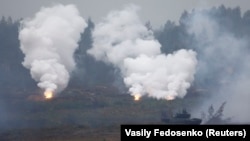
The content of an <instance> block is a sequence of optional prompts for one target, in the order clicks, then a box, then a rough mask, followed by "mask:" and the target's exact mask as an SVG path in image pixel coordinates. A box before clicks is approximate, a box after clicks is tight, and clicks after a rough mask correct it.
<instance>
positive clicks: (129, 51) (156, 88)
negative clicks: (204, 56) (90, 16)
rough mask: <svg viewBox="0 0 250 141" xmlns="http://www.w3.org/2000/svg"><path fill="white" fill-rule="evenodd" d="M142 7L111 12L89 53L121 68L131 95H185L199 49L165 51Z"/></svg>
mask: <svg viewBox="0 0 250 141" xmlns="http://www.w3.org/2000/svg"><path fill="white" fill-rule="evenodd" d="M138 10H139V7H137V6H135V5H129V6H127V7H125V8H124V9H123V10H121V11H112V12H110V13H109V14H108V16H107V17H106V18H104V19H103V21H102V22H101V23H99V24H97V25H96V26H95V29H94V30H93V47H92V48H91V49H89V50H88V51H87V53H88V54H90V55H92V56H93V57H94V58H95V59H96V60H99V61H104V62H106V63H108V64H112V65H113V66H115V67H116V68H118V69H119V70H120V72H121V75H122V77H123V81H124V83H125V85H126V86H127V87H128V88H129V92H130V93H131V95H140V96H143V95H146V96H149V97H153V98H157V99H174V98H176V97H179V98H182V97H184V96H185V95H186V92H187V89H188V88H189V87H190V86H191V83H192V81H193V80H194V74H195V69H196V64H197V60H196V53H195V52H194V51H192V50H185V49H182V50H178V51H176V52H174V53H173V54H168V55H165V54H163V53H161V44H160V43H159V42H158V41H157V40H155V38H154V36H153V32H152V31H151V30H150V29H148V28H147V27H146V26H145V25H144V24H143V23H142V22H141V21H140V19H139V17H138V15H137V12H138Z"/></svg>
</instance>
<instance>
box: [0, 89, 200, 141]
mask: <svg viewBox="0 0 250 141" xmlns="http://www.w3.org/2000/svg"><path fill="white" fill-rule="evenodd" d="M2 101H3V102H5V106H6V105H7V106H8V105H9V107H8V110H6V115H7V118H6V119H5V121H4V122H3V123H4V124H3V127H4V128H2V129H1V131H0V141H12V140H13V141H15V140H17V141H64V140H65V141H80V140H81V141H82V140H84V141H88V140H89V141H98V140H99V141H114V140H120V125H121V124H164V123H162V122H161V112H162V111H166V110H169V109H174V110H180V109H181V108H183V107H185V108H187V109H188V108H192V106H195V103H198V99H197V98H196V99H194V98H192V97H190V98H185V99H176V100H174V101H166V100H156V99H152V98H146V97H142V98H141V99H140V100H139V101H134V100H133V97H132V96H130V95H129V94H121V93H119V91H117V90H116V89H114V88H110V87H104V86H100V87H94V88H90V89H67V90H65V91H64V92H62V93H61V94H60V95H58V96H57V97H55V98H54V99H51V100H43V99H42V98H41V97H40V94H38V93H35V92H34V93H31V94H26V95H25V96H21V97H19V98H13V97H12V98H5V99H2Z"/></svg>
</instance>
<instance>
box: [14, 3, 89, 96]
mask: <svg viewBox="0 0 250 141" xmlns="http://www.w3.org/2000/svg"><path fill="white" fill-rule="evenodd" d="M86 26H87V24H86V22H85V20H84V19H83V18H82V17H81V16H80V15H79V12H78V10H77V8H76V7H75V6H74V5H55V6H53V7H48V8H45V7H43V8H41V10H40V11H39V12H38V13H36V14H35V16H34V17H33V18H29V19H28V18H27V19H24V20H23V21H22V22H21V28H20V32H19V40H20V44H21V50H22V52H23V53H24V54H25V58H24V61H23V62H22V64H23V66H24V67H26V68H27V69H30V73H31V76H32V78H33V79H34V80H35V81H37V82H38V84H37V85H38V86H39V87H40V88H41V89H44V90H45V91H47V90H48V91H53V92H55V93H58V92H61V91H62V90H63V89H64V88H66V87H67V84H68V81H69V78H70V72H71V71H72V70H73V69H74V67H75V62H74V59H73V54H74V51H75V49H76V48H77V47H78V41H79V40H80V35H81V33H82V32H83V31H84V29H85V27H86Z"/></svg>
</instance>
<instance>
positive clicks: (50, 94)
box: [44, 90, 53, 99]
mask: <svg viewBox="0 0 250 141" xmlns="http://www.w3.org/2000/svg"><path fill="white" fill-rule="evenodd" d="M44 97H45V99H51V98H53V91H51V90H46V91H45V92H44Z"/></svg>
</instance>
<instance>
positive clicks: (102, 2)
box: [0, 0, 250, 28]
mask: <svg viewBox="0 0 250 141" xmlns="http://www.w3.org/2000/svg"><path fill="white" fill-rule="evenodd" d="M54 3H62V4H75V5H76V6H77V7H78V9H79V11H80V12H81V15H82V16H83V17H84V18H88V17H91V18H92V20H93V21H94V22H98V21H99V20H100V19H101V18H102V17H104V16H106V15H107V13H108V12H109V11H111V10H118V9H121V8H122V7H123V6H124V5H126V4H130V3H134V4H136V5H138V6H140V7H141V10H140V11H139V16H140V18H141V19H142V20H143V21H144V22H145V21H150V22H151V24H152V25H153V27H154V28H158V27H160V26H162V25H163V24H164V23H165V22H166V21H167V20H168V19H169V20H172V21H175V22H176V23H178V19H179V17H180V16H181V14H182V12H183V11H184V10H187V11H189V10H192V9H193V8H209V7H212V6H220V5H221V4H224V5H225V6H226V7H231V8H235V7H237V6H239V7H241V11H242V13H243V12H245V11H246V10H249V9H250V0H0V15H1V16H11V17H12V18H13V19H19V18H25V17H30V16H33V15H34V13H35V12H37V11H38V10H39V9H40V7H42V6H51V5H52V4H54Z"/></svg>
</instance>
